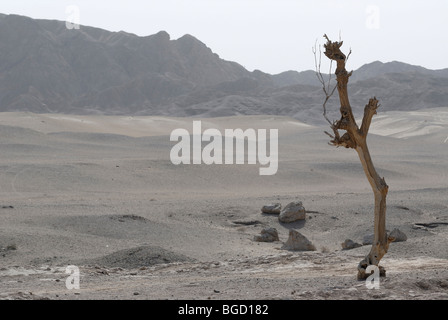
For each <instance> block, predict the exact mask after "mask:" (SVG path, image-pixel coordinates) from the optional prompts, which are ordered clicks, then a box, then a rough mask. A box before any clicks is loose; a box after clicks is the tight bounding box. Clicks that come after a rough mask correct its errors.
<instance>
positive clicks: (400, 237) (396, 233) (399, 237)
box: [389, 228, 408, 242]
mask: <svg viewBox="0 0 448 320" xmlns="http://www.w3.org/2000/svg"><path fill="white" fill-rule="evenodd" d="M389 236H390V237H393V238H395V239H394V241H393V242H402V241H406V240H408V237H407V236H406V234H404V232H402V231H400V230H399V229H397V228H395V229H394V230H392V232H391V233H390V235H389Z"/></svg>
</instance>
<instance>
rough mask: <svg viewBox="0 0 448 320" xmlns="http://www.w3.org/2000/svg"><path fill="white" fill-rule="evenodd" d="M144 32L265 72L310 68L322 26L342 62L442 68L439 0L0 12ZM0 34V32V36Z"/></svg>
mask: <svg viewBox="0 0 448 320" xmlns="http://www.w3.org/2000/svg"><path fill="white" fill-rule="evenodd" d="M70 5H75V6H77V8H78V9H79V18H80V24H81V25H87V26H95V27H99V28H103V29H107V30H111V31H120V30H124V31H127V32H130V33H135V34H137V35H139V36H146V35H151V34H154V33H157V32H158V31H160V30H165V31H167V32H168V33H169V34H170V35H171V39H177V38H179V37H181V36H182V35H184V34H186V33H188V34H191V35H193V36H195V37H196V38H198V39H199V40H201V41H202V42H204V43H205V44H206V45H207V46H208V47H209V48H211V49H212V50H213V52H215V53H217V54H219V56H220V57H221V58H223V59H226V60H232V61H236V62H238V63H240V64H241V65H243V66H244V67H246V68H247V69H248V70H250V71H252V70H254V69H259V70H262V71H264V72H268V73H279V72H282V71H286V70H297V71H302V70H309V69H314V56H313V54H312V51H311V48H312V46H313V45H314V43H315V41H316V40H318V41H320V43H324V40H323V38H322V35H323V34H324V33H327V34H328V36H329V37H330V38H332V39H335V40H336V39H338V38H339V33H341V35H342V39H343V40H344V46H343V49H345V51H348V50H349V49H350V48H351V49H352V55H351V57H350V61H349V65H348V66H347V67H348V68H349V69H357V68H359V67H360V66H361V65H363V64H365V63H369V62H372V61H375V60H380V61H383V62H388V61H393V60H399V61H403V62H406V63H411V64H415V65H421V66H423V67H426V68H429V69H442V68H448V62H447V60H448V59H447V56H448V54H447V52H448V44H447V41H448V22H447V21H448V1H446V0H425V1H421V0H407V1H405V0H384V1H374V0H372V1H363V0H327V1H325V0H126V1H118V0H107V1H103V0H70V1H66V0H14V1H12V0H11V1H2V2H1V4H0V12H1V13H5V14H12V13H14V14H20V15H25V16H29V17H32V18H43V19H56V20H62V21H66V20H67V19H68V18H69V17H71V15H70V13H67V12H66V9H67V6H70ZM0 41H1V39H0Z"/></svg>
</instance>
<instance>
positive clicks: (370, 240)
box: [362, 233, 375, 246]
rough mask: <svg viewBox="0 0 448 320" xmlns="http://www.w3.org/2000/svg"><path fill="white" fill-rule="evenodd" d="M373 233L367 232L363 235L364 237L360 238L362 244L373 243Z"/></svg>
mask: <svg viewBox="0 0 448 320" xmlns="http://www.w3.org/2000/svg"><path fill="white" fill-rule="evenodd" d="M374 237H375V235H374V234H373V233H372V234H367V235H365V236H364V238H363V239H362V244H363V245H364V246H365V245H369V244H373V239H374Z"/></svg>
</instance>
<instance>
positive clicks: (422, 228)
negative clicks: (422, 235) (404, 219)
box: [412, 224, 428, 231]
mask: <svg viewBox="0 0 448 320" xmlns="http://www.w3.org/2000/svg"><path fill="white" fill-rule="evenodd" d="M412 229H414V230H423V231H428V228H426V227H424V226H421V225H418V224H414V225H413V226H412Z"/></svg>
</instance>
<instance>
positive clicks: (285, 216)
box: [278, 201, 306, 223]
mask: <svg viewBox="0 0 448 320" xmlns="http://www.w3.org/2000/svg"><path fill="white" fill-rule="evenodd" d="M305 217H306V210H305V208H304V207H303V205H302V202H301V201H294V202H291V203H289V204H288V205H287V206H286V207H285V208H283V210H282V211H281V212H280V215H279V216H278V220H279V221H280V222H284V223H290V222H294V221H297V220H304V219H305Z"/></svg>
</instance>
